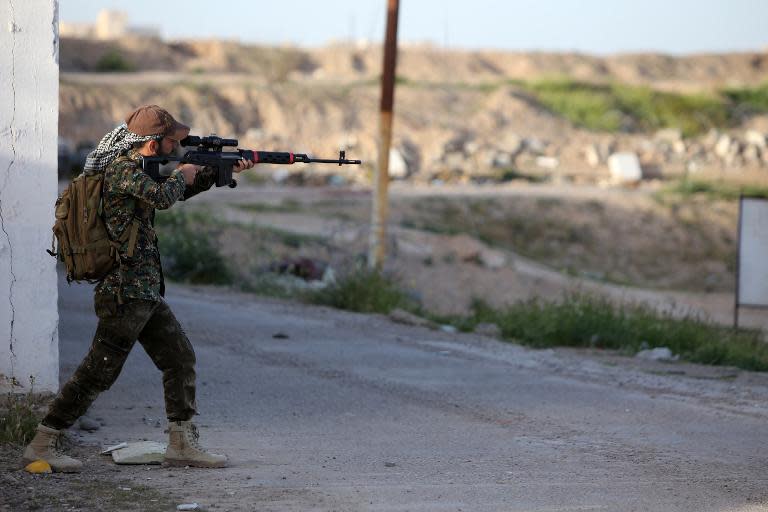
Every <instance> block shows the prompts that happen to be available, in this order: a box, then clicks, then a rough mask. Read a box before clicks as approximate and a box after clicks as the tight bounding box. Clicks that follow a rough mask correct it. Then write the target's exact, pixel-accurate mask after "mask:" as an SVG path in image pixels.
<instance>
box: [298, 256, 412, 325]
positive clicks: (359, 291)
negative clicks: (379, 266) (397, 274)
mask: <svg viewBox="0 0 768 512" xmlns="http://www.w3.org/2000/svg"><path fill="white" fill-rule="evenodd" d="M305 300H306V301H307V302H309V303H311V304H319V305H323V306H330V307H333V308H337V309H344V310H347V311H357V312H359V313H384V314H386V313H389V312H390V311H392V310H393V309H395V308H401V309H406V310H413V309H415V308H416V307H417V305H416V303H415V301H413V300H412V299H411V298H410V297H409V296H408V294H407V293H405V292H404V291H403V290H402V289H401V287H400V285H399V283H398V282H397V280H396V279H395V278H393V277H392V276H389V275H387V274H385V273H383V272H380V271H378V270H372V269H368V268H366V267H363V266H360V267H358V268H357V269H356V270H354V271H353V272H351V273H349V274H347V275H346V276H344V277H342V278H341V279H339V280H338V281H337V282H336V283H334V284H332V285H329V286H328V287H326V288H324V289H321V290H314V291H310V292H307V294H306V296H305Z"/></svg>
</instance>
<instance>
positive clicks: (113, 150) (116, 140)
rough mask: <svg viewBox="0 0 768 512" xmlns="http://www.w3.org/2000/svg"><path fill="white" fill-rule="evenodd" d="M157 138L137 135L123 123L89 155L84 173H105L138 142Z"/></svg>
mask: <svg viewBox="0 0 768 512" xmlns="http://www.w3.org/2000/svg"><path fill="white" fill-rule="evenodd" d="M156 137H157V135H136V134H135V133H133V132H132V131H130V130H128V126H127V125H126V124H125V123H123V124H121V125H120V126H118V127H117V128H115V129H114V130H112V131H111V132H109V133H108V134H106V135H105V136H104V137H102V139H101V141H100V142H99V145H98V146H96V149H94V150H93V151H91V152H90V153H88V156H87V157H86V158H85V166H83V172H85V173H86V174H97V173H100V172H104V170H105V169H106V168H107V166H108V165H109V164H110V162H112V160H114V159H115V158H117V157H118V156H120V155H122V154H123V153H125V152H126V151H128V150H129V149H131V147H132V146H133V145H134V144H135V143H136V142H147V141H148V140H152V139H154V138H156Z"/></svg>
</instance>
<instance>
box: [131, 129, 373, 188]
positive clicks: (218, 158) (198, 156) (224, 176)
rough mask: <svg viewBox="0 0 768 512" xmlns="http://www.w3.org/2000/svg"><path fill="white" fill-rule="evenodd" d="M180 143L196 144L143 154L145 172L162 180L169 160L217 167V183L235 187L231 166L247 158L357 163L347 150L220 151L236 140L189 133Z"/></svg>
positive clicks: (260, 161) (263, 161)
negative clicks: (180, 152) (179, 151)
mask: <svg viewBox="0 0 768 512" xmlns="http://www.w3.org/2000/svg"><path fill="white" fill-rule="evenodd" d="M179 145H181V146H184V147H190V146H196V147H197V149H196V150H194V151H187V152H186V153H185V154H184V156H182V157H178V156H148V157H144V172H145V173H147V174H148V175H149V177H150V178H152V179H153V180H155V181H158V182H163V181H165V180H166V179H168V176H163V175H161V174H160V165H161V164H162V165H165V164H167V163H168V162H179V163H182V164H195V165H202V166H206V167H213V168H214V169H216V186H217V187H223V186H225V185H226V186H228V187H229V188H235V187H236V186H237V182H236V181H235V180H234V179H233V178H232V167H233V166H234V165H235V164H237V162H238V161H240V160H241V159H245V160H250V161H252V162H254V163H258V164H282V165H292V164H295V163H297V162H301V163H305V164H311V163H319V164H339V166H342V165H360V164H361V163H362V162H361V161H360V160H347V158H346V153H345V152H344V151H339V158H338V159H336V160H333V159H327V158H312V157H309V156H307V155H305V154H303V153H290V152H280V151H257V150H252V149H237V150H234V151H223V149H224V148H225V147H237V145H238V142H237V139H222V138H221V137H217V136H216V135H213V134H212V135H209V136H207V137H197V136H195V135H190V136H188V137H186V138H184V139H182V140H181V142H180V143H179Z"/></svg>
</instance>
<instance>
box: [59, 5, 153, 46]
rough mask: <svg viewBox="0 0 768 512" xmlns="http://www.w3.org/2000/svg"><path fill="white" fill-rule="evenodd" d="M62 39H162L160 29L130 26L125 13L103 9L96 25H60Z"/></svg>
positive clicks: (65, 23) (148, 26) (147, 26)
mask: <svg viewBox="0 0 768 512" xmlns="http://www.w3.org/2000/svg"><path fill="white" fill-rule="evenodd" d="M59 34H60V36H61V37H79V38H82V39H101V40H109V39H118V38H120V37H125V36H141V37H154V38H157V39H160V28H159V27H156V26H151V25H140V26H132V25H129V24H128V14H126V13H125V12H123V11H111V10H107V9H103V10H101V11H100V12H99V14H98V16H97V17H96V23H94V24H91V23H67V22H61V23H60V24H59Z"/></svg>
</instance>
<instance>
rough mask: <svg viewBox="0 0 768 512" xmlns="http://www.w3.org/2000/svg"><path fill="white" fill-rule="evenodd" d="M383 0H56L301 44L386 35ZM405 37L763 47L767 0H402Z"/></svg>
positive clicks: (575, 45) (196, 30)
mask: <svg viewBox="0 0 768 512" xmlns="http://www.w3.org/2000/svg"><path fill="white" fill-rule="evenodd" d="M386 4H387V2H386V0H278V1H264V0H225V1H219V2H210V1H206V2H196V1H194V0H186V1H178V0H165V1H164V0H131V1H118V0H100V1H97V0H60V2H59V14H60V19H61V21H65V22H66V21H70V22H92V21H94V20H95V19H96V14H97V13H98V11H99V10H101V9H104V8H109V9H118V10H122V11H125V12H127V13H128V15H129V17H130V20H131V24H135V25H155V26H158V27H159V28H160V30H161V33H162V34H163V36H165V37H168V38H195V37H200V38H210V37H229V38H235V39H239V40H240V41H243V42H255V43H268V44H281V43H293V44H297V45H301V46H314V45H322V44H324V43H326V42H328V41H329V40H332V39H350V38H352V39H358V38H365V39H369V40H373V41H380V40H382V39H383V35H384V23H385V18H386ZM399 36H400V40H401V41H410V42H414V41H430V42H432V43H434V44H436V45H439V46H448V47H454V48H457V47H461V48H499V49H510V50H530V49H539V50H578V51H582V52H588V53H601V54H606V53H617V52H628V51H630V52H634V51H644V50H650V51H661V52H669V53H678V54H679V53H691V52H711V51H729V50H750V49H751V50H755V49H757V50H768V0H507V1H503V0H495V1H494V0H472V1H460V0H400V26H399Z"/></svg>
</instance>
